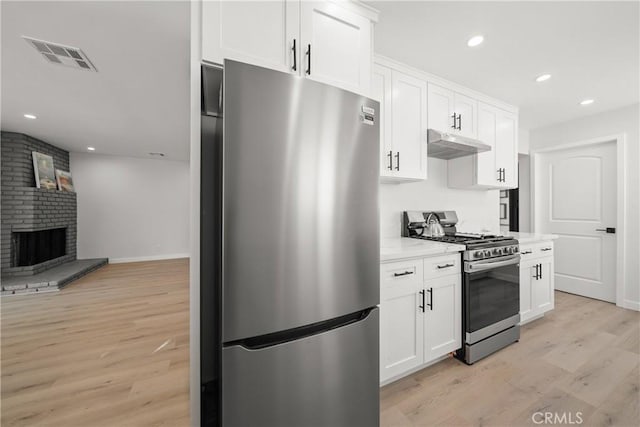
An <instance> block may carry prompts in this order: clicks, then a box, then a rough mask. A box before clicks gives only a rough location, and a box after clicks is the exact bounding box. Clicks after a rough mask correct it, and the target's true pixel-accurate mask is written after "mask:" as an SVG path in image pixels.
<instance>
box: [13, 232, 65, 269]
mask: <svg viewBox="0 0 640 427" xmlns="http://www.w3.org/2000/svg"><path fill="white" fill-rule="evenodd" d="M11 241H12V246H13V248H12V249H13V257H12V258H13V259H12V261H13V262H12V264H13V265H12V267H26V266H31V265H36V264H40V263H41V262H45V261H49V260H50V259H55V258H59V257H61V256H64V255H66V249H67V229H66V228H52V229H49V230H41V231H21V232H14V233H12V239H11Z"/></svg>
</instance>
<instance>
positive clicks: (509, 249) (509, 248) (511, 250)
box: [504, 247, 513, 254]
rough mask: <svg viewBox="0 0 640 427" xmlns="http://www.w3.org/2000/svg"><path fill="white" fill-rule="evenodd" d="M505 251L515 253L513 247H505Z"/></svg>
mask: <svg viewBox="0 0 640 427" xmlns="http://www.w3.org/2000/svg"><path fill="white" fill-rule="evenodd" d="M504 252H505V253H506V254H512V253H513V248H512V247H508V248H504Z"/></svg>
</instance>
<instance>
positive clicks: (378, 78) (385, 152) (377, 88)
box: [371, 64, 394, 177]
mask: <svg viewBox="0 0 640 427" xmlns="http://www.w3.org/2000/svg"><path fill="white" fill-rule="evenodd" d="M371 83H372V85H371V91H372V95H373V98H374V99H377V100H378V101H380V111H379V113H378V114H379V116H378V118H379V120H380V176H383V177H385V176H387V177H388V176H394V169H393V165H392V164H391V162H392V161H393V145H392V141H393V140H392V138H393V136H392V134H391V95H392V92H391V69H390V68H387V67H383V66H381V65H378V64H375V65H374V66H373V75H372V82H371Z"/></svg>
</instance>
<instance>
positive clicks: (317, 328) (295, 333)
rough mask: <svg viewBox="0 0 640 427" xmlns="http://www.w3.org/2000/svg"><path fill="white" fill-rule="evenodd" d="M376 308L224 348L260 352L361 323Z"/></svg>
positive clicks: (239, 342) (231, 342) (253, 338)
mask: <svg viewBox="0 0 640 427" xmlns="http://www.w3.org/2000/svg"><path fill="white" fill-rule="evenodd" d="M374 308H375V307H369V308H367V309H364V310H360V311H356V312H355V313H351V314H347V315H344V316H340V317H336V318H334V319H330V320H324V321H322V322H316V323H312V324H310V325H305V326H300V327H298V328H292V329H287V330H285V331H279V332H274V333H271V334H265V335H260V336H257V337H251V338H244V339H239V340H235V341H229V342H227V343H225V344H224V347H231V346H241V347H244V348H246V349H247V350H259V349H262V348H267V347H272V346H274V345H278V344H283V343H287V342H290V341H296V340H299V339H302V338H306V337H310V336H312V335H317V334H320V333H322V332H327V331H330V330H332V329H337V328H341V327H343V326H347V325H349V324H351V323H356V322H360V321H361V320H364V319H366V318H367V317H368V316H369V314H370V313H371V311H372V310H373V309H374Z"/></svg>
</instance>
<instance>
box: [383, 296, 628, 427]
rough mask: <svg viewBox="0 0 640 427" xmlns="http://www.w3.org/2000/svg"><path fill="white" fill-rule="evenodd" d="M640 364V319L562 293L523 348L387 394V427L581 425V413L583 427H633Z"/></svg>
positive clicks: (435, 373)
mask: <svg viewBox="0 0 640 427" xmlns="http://www.w3.org/2000/svg"><path fill="white" fill-rule="evenodd" d="M639 362H640V313H638V312H634V311H629V310H623V309H620V308H617V307H616V306H615V305H613V304H608V303H604V302H601V301H596V300H591V299H588V298H582V297H578V296H575V295H570V294H566V293H562V292H556V308H555V310H554V311H553V312H551V313H549V314H547V315H546V316H545V317H544V318H543V319H539V320H536V321H534V322H532V323H530V324H528V325H526V326H524V327H523V329H522V334H521V339H520V342H519V343H515V344H513V345H511V346H509V347H507V348H505V349H503V350H501V351H500V352H498V353H495V354H494V355H492V356H490V357H488V358H486V359H483V360H482V361H480V362H477V363H475V364H474V365H473V366H466V365H463V364H461V363H460V362H458V361H457V360H454V359H447V360H445V361H443V362H441V363H438V364H436V365H433V366H431V367H428V368H426V369H423V370H421V371H419V372H416V373H415V374H413V375H411V376H409V377H406V378H404V379H402V380H399V381H397V382H395V383H392V384H390V385H388V386H386V387H384V388H383V389H382V390H381V411H382V414H381V425H382V426H385V427H387V426H526V425H536V424H535V423H533V421H532V419H531V417H532V415H533V414H534V413H535V412H552V413H558V414H559V416H562V414H563V413H565V412H566V413H567V417H568V414H569V413H572V414H573V418H572V419H573V421H574V423H575V422H576V421H577V418H576V413H577V412H578V411H579V412H582V416H581V418H582V419H583V423H582V425H583V426H624V427H626V426H634V427H635V426H638V425H640V411H639V393H638V390H639V383H640V381H639V379H640V378H639V377H640V373H639V371H638V365H639ZM537 420H538V418H537ZM565 421H568V418H565ZM557 424H559V423H557ZM557 424H556V425H557ZM563 425H567V424H566V423H565V424H563Z"/></svg>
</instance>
